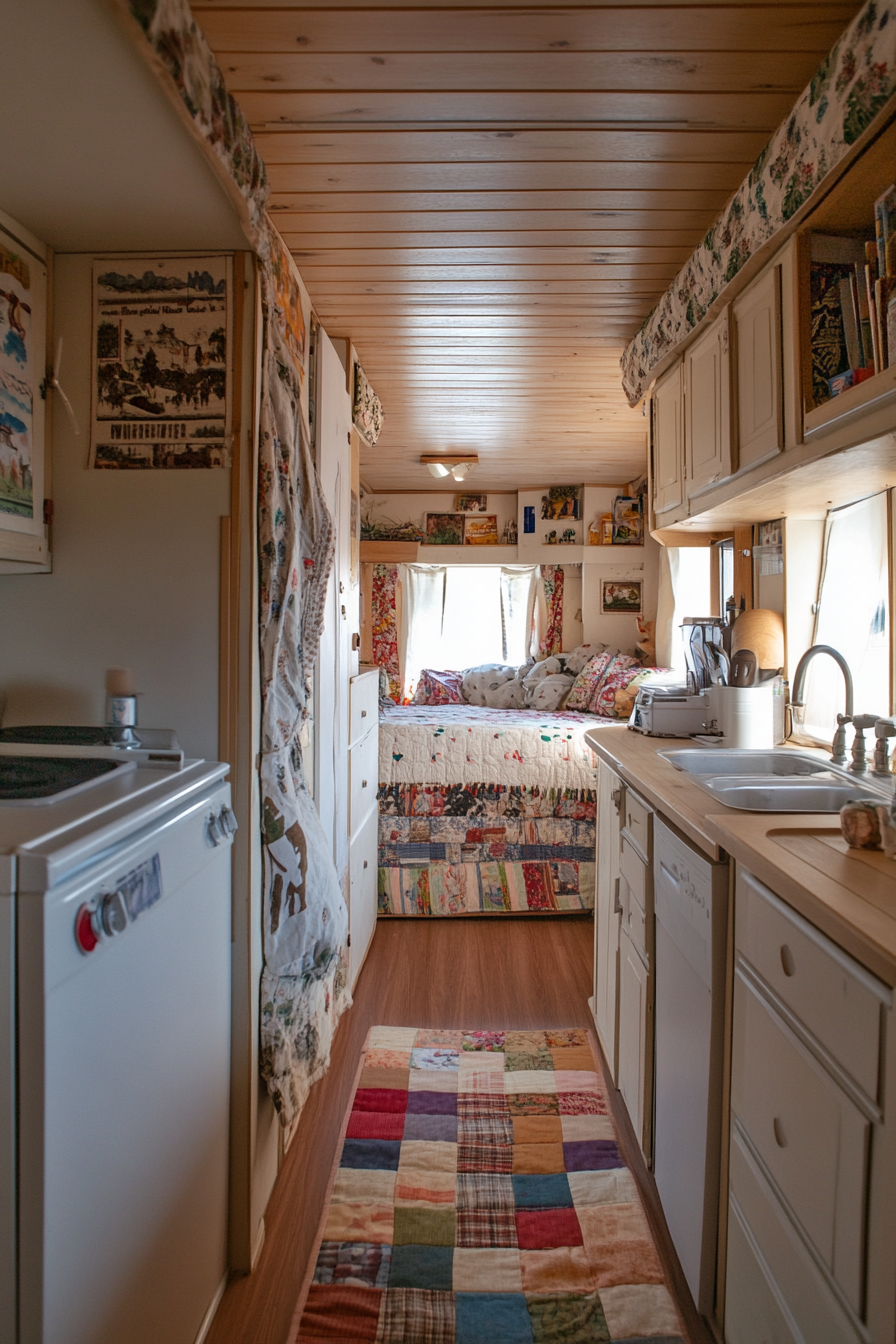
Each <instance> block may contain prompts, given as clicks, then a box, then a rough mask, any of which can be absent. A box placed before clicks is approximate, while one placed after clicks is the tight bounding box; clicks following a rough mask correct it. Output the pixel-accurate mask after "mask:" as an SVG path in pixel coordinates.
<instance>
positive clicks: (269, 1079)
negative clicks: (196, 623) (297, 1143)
mask: <svg viewBox="0 0 896 1344" xmlns="http://www.w3.org/2000/svg"><path fill="white" fill-rule="evenodd" d="M124 2H125V3H126V4H127V7H128V8H127V12H128V13H129V14H130V15H131V17H132V18H133V19H135V20H136V21H137V24H139V27H140V30H141V31H142V33H143V35H144V36H145V38H146V40H147V43H148V47H147V52H148V53H149V63H150V65H151V66H152V67H153V68H154V69H155V70H156V71H157V73H159V74H160V77H161V78H162V79H163V80H166V79H167V80H169V81H170V82H171V84H172V85H173V87H174V88H175V89H176V91H177V94H178V95H179V97H180V98H181V100H182V102H183V105H184V107H185V108H186V109H187V111H188V112H189V114H190V117H191V118H192V120H193V123H194V125H195V127H196V129H197V131H198V132H199V134H200V136H201V143H203V144H204V145H205V146H206V149H207V152H208V153H209V154H210V155H211V156H213V157H214V162H215V163H216V164H219V165H224V167H225V168H226V170H227V172H228V173H229V174H230V176H231V178H232V180H233V182H234V183H235V185H236V187H237V189H238V192H239V195H240V198H241V199H242V200H244V201H245V203H246V213H245V215H244V219H243V225H244V228H245V229H246V232H247V235H248V237H249V240H250V242H251V244H252V246H253V248H254V249H255V252H256V254H257V255H258V259H259V267H258V276H259V286H260V291H261V308H262V321H263V329H262V356H261V371H262V388H261V406H260V416H259V466H258V492H257V493H258V533H259V582H260V602H259V627H260V628H259V646H260V662H261V694H262V713H261V764H260V768H259V775H260V786H261V798H262V816H261V818H260V819H259V821H260V825H261V831H262V851H263V863H264V876H263V884H264V885H263V900H262V924H263V929H262V934H263V950H264V967H263V971H262V977H261V986H260V993H261V1029H260V1038H261V1039H260V1058H261V1072H262V1076H263V1077H264V1079H265V1082H266V1084H267V1087H268V1091H269V1093H270V1095H271V1097H272V1099H273V1102H274V1105H275V1106H276V1108H277V1112H278V1115H279V1119H280V1122H281V1124H282V1125H283V1126H284V1127H289V1126H291V1125H292V1123H293V1122H294V1120H295V1119H296V1117H297V1116H298V1115H299V1114H300V1112H301V1109H302V1106H303V1105H304V1102H305V1098H306V1097H307V1095H308V1092H309V1090H310V1088H311V1085H312V1083H313V1082H314V1081H315V1080H316V1079H317V1078H319V1077H320V1076H321V1075H322V1074H323V1073H324V1072H325V1071H326V1068H327V1066H328V1064H329V1059H330V1044H331V1042H332V1039H333V1034H334V1032H335V1029H336V1024H337V1022H338V1021H339V1017H340V1015H341V1013H342V1011H343V1010H344V1009H345V1008H346V1007H348V1006H349V1004H350V1003H351V996H350V994H349V990H348V983H347V971H348V954H347V948H346V942H347V935H348V912H347V909H346V904H345V898H344V895H343V892H342V890H341V889H340V885H339V881H338V879H337V875H336V870H335V867H334V865H333V859H332V853H331V850H330V847H329V845H328V843H327V840H326V837H325V835H324V832H323V829H322V827H321V824H320V820H319V818H318V815H317V811H316V809H315V807H314V803H313V802H312V800H311V798H310V796H309V794H308V790H307V788H306V786H305V781H304V778H303V772H302V756H301V751H300V748H299V733H300V731H301V727H302V723H303V721H304V720H305V719H306V718H307V716H308V713H309V697H310V672H311V668H312V667H313V664H314V660H315V658H316V656H317V651H318V647H319V644H320V636H321V631H322V629H323V620H324V602H325V599H326V589H327V581H328V578H329V574H330V570H331V568H332V564H333V556H334V551H335V528H334V525H333V519H332V517H331V516H330V513H329V511H328V509H327V506H326V501H325V499H324V496H323V492H322V490H321V485H320V480H319V478H318V475H317V472H316V470H315V468H314V463H313V459H312V456H311V444H310V440H309V434H308V424H307V418H306V412H305V397H306V395H307V356H308V343H307V339H306V322H305V315H304V307H303V305H304V296H303V287H302V282H301V277H300V276H299V273H298V271H297V270H296V266H295V262H294V261H293V259H292V257H291V256H290V254H289V251H288V249H287V247H286V245H285V243H284V242H283V240H282V238H281V237H280V235H279V233H278V232H277V230H276V229H275V228H274V225H273V224H272V223H271V221H270V219H269V218H268V216H267V214H266V212H265V208H264V207H265V201H266V199H267V183H266V178H265V170H264V164H263V163H262V161H261V158H260V156H259V155H258V152H257V150H256V148H255V145H254V142H253V140H252V133H251V131H250V130H249V127H248V124H247V123H246V120H245V118H244V117H243V115H242V112H241V111H240V109H239V107H238V106H237V104H236V103H235V102H234V100H233V99H232V98H231V97H230V95H229V94H228V93H227V91H226V89H225V87H224V79H223V76H222V75H221V71H220V70H219V68H218V66H217V63H216V61H215V58H214V56H213V54H212V52H211V49H210V47H209V46H208V43H207V42H206V40H205V38H204V36H203V34H202V33H201V31H200V30H199V28H198V27H197V26H196V23H195V22H194V20H193V16H192V13H191V11H190V8H189V5H188V4H187V2H186V0H124Z"/></svg>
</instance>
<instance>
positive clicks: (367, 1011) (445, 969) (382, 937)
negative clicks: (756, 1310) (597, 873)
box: [207, 915, 709, 1344]
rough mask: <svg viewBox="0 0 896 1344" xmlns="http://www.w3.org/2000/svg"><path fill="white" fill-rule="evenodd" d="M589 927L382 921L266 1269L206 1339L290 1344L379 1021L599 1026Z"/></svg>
mask: <svg viewBox="0 0 896 1344" xmlns="http://www.w3.org/2000/svg"><path fill="white" fill-rule="evenodd" d="M593 927H594V926H593V923H592V920H591V916H590V915H569V916H565V917H564V918H562V919H550V918H543V917H531V918H526V917H519V918H514V919H507V918H498V919H489V918H479V919H457V920H432V921H430V920H381V921H380V923H379V924H378V926H377V931H376V934H375V936H374V939H373V943H372V946H371V949H370V952H369V954H368V957H367V961H366V964H365V966H364V968H363V970H362V972H361V975H360V977H359V979H358V984H357V986H356V989H355V1002H354V1006H353V1007H352V1008H351V1009H350V1011H349V1012H348V1013H347V1014H346V1015H345V1017H344V1018H343V1020H342V1022H341V1023H340V1026H339V1031H338V1033H337V1036H336V1042H335V1044H334V1047H333V1054H332V1060H331V1064H330V1069H329V1071H328V1073H327V1074H326V1076H325V1077H324V1078H322V1079H321V1081H320V1082H319V1083H317V1084H316V1086H315V1087H314V1089H313V1090H312V1092H311V1096H310V1097H309V1100H308V1104H307V1105H306V1107H305V1111H304V1114H303V1117H302V1122H301V1126H300V1128H299V1131H298V1133H297V1135H296V1137H295V1140H294V1141H293V1143H292V1145H291V1147H290V1151H289V1153H288V1154H287V1157H286V1161H285V1163H284V1166H283V1170H282V1171H281V1173H280V1177H279V1180H278V1182H277V1186H276V1188H275V1190H274V1193H273V1195H272V1197H271V1201H270V1203H269V1205H268V1209H267V1212H266V1214H265V1225H266V1237H265V1245H264V1248H263V1250H262V1253H261V1257H260V1260H259V1263H258V1266H257V1268H256V1270H255V1272H254V1273H253V1274H252V1275H251V1276H249V1277H247V1278H238V1279H235V1280H234V1281H233V1282H232V1283H231V1284H230V1285H229V1287H228V1288H227V1291H226V1293H225V1294H224V1298H223V1300H222V1302H221V1306H220V1308H219V1309H218V1314H217V1316H216V1317H215V1320H214V1322H213V1324H212V1328H211V1330H210V1332H209V1335H208V1337H207V1339H208V1344H288V1337H289V1326H290V1320H291V1318H292V1314H293V1309H294V1307H295V1305H296V1300H297V1298H298V1294H299V1289H300V1287H301V1283H302V1278H303V1275H304V1273H305V1268H306V1265H307V1263H308V1259H309V1257H310V1255H311V1253H312V1251H313V1249H314V1240H315V1235H316V1232H317V1227H318V1223H319V1220H320V1215H321V1212H322V1209H323V1202H324V1197H325V1194H326V1189H327V1184H328V1180H329V1175H330V1170H331V1168H332V1165H333V1161H334V1159H335V1155H336V1154H335V1150H336V1143H337V1139H338V1134H339V1127H340V1123H341V1121H342V1118H343V1115H344V1113H345V1110H346V1107H347V1106H348V1103H349V1099H350V1096H351V1090H352V1083H353V1081H354V1077H355V1073H356V1070H357V1066H358V1061H359V1058H360V1053H361V1048H362V1046H363V1043H364V1038H365V1036H366V1035H367V1032H368V1030H369V1028H370V1027H371V1026H373V1025H374V1024H376V1023H387V1024H389V1025H394V1026H416V1027H469V1028H495V1029H497V1028H501V1027H507V1028H517V1029H527V1028H528V1029H538V1028H540V1027H561V1026H569V1027H572V1026H583V1027H591V1026H592V1025H593V1024H592V1021H591V1015H590V1013H589V1010H588V996H589V995H590V993H591V978H592V948H593ZM614 1100H615V1098H614ZM618 1120H619V1117H618V1116H617V1122H618ZM623 1120H624V1121H627V1117H623ZM620 1137H621V1140H622V1147H623V1151H624V1153H625V1156H626V1159H627V1160H628V1161H629V1163H630V1165H631V1166H632V1168H633V1170H634V1173H635V1176H636V1179H638V1182H639V1185H641V1187H642V1194H643V1195H644V1197H645V1203H646V1206H647V1211H648V1216H649V1218H650V1221H651V1224H652V1226H653V1230H654V1234H655V1235H656V1237H657V1241H658V1244H659V1246H660V1252H661V1255H662V1256H663V1259H664V1261H665V1262H666V1268H667V1271H668V1273H669V1277H670V1281H671V1283H672V1285H673V1290H677V1291H676V1295H677V1296H678V1297H679V1299H680V1305H681V1306H682V1309H683V1310H684V1311H685V1312H686V1320H687V1323H688V1328H689V1331H690V1333H691V1341H692V1344H705V1342H706V1341H708V1338H709V1337H708V1336H707V1335H706V1333H705V1331H704V1329H703V1327H702V1326H701V1325H700V1323H699V1321H697V1320H696V1313H695V1312H694V1309H693V1306H692V1305H691V1304H690V1302H689V1300H688V1301H684V1300H682V1299H683V1296H684V1295H683V1294H682V1292H681V1285H682V1284H683V1279H682V1276H681V1270H680V1268H679V1266H678V1262H677V1260H676V1259H675V1256H674V1252H673V1251H672V1249H671V1243H670V1242H669V1238H668V1233H667V1232H666V1230H665V1224H664V1223H663V1222H662V1215H661V1213H659V1203H658V1200H657V1197H656V1192H655V1188H654V1187H653V1186H652V1181H651V1180H650V1177H649V1176H648V1173H647V1172H646V1170H645V1168H644V1164H643V1162H642V1161H641V1160H640V1153H639V1152H638V1151H637V1145H636V1144H635V1142H634V1138H633V1135H632V1133H631V1127H630V1126H628V1125H627V1123H623V1124H622V1125H620Z"/></svg>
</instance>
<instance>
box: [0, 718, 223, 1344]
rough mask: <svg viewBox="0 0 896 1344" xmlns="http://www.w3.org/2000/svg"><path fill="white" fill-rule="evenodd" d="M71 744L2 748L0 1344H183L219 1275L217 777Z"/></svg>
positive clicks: (176, 754)
mask: <svg viewBox="0 0 896 1344" xmlns="http://www.w3.org/2000/svg"><path fill="white" fill-rule="evenodd" d="M3 736H6V734H4V735H3ZM144 736H145V734H144V733H143V731H142V730H141V737H144ZM172 743H173V745H172ZM41 745H44V746H45V747H47V748H49V751H50V752H51V753H52V754H51V755H49V756H48V755H42V754H40V753H39V752H38V751H34V750H30V751H21V750H19V751H17V750H13V748H14V747H23V746H30V747H38V748H39V747H40V746H41ZM72 745H73V744H71V743H69V744H65V743H63V744H58V743H56V744H52V743H51V744H40V743H36V744H35V743H31V744H28V743H25V744H22V743H10V742H2V743H0V1339H2V1340H4V1341H6V1340H9V1341H15V1342H16V1344H61V1342H62V1341H64V1344H113V1341H114V1344H120V1341H122V1340H124V1339H126V1340H127V1341H128V1344H159V1342H160V1341H162V1340H164V1341H165V1344H195V1341H196V1340H197V1339H201V1338H202V1336H203V1335H204V1333H205V1331H206V1329H207V1327H208V1324H209V1322H210V1320H211V1315H212V1314H213V1311H214V1308H215V1306H216V1305H217V1301H218V1299H219V1297H220V1293H221V1291H222V1289H223V1285H224V1281H225V1276H226V1272H227V1186H228V1153H229V1104H230V1098H229V1084H230V847H231V840H232V834H233V831H234V830H235V828H236V823H235V821H234V820H233V813H232V812H231V810H230V791H229V785H227V784H226V783H225V782H224V777H225V775H226V774H227V772H228V769H229V767H228V766H227V765H224V764H219V763H208V762H202V761H184V760H183V754H182V753H181V752H180V750H179V748H178V747H177V746H176V741H175V740H174V739H173V734H169V735H168V743H167V746H165V745H164V744H158V746H159V750H160V751H164V750H168V751H169V759H168V760H156V761H150V760H149V759H147V757H148V754H149V752H150V750H151V748H150V746H148V745H145V744H144V745H143V746H142V747H141V753H145V754H141V755H139V756H135V755H134V754H133V753H132V751H130V750H128V751H127V752H123V751H122V750H121V749H120V748H116V747H114V745H113V746H111V747H109V745H108V744H106V750H105V753H104V752H103V751H102V749H101V748H102V745H103V744H96V743H93V744H81V745H82V746H83V748H84V750H83V751H82V752H80V753H79V752H78V751H77V750H76V749H75V750H73V749H72ZM77 745H78V744H75V747H77ZM60 746H63V747H66V749H65V750H64V751H61V752H60V751H58V750H56V749H57V748H59V747H60ZM85 752H86V754H85ZM172 758H174V759H172ZM51 790H52V791H51ZM16 792H18V794H19V796H17V797H15V796H14V797H10V796H8V795H9V794H10V793H13V794H14V793H16ZM4 794H6V795H7V796H4Z"/></svg>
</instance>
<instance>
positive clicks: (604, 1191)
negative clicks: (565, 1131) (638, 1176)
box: [566, 1167, 638, 1209]
mask: <svg viewBox="0 0 896 1344" xmlns="http://www.w3.org/2000/svg"><path fill="white" fill-rule="evenodd" d="M566 1179H567V1180H568V1181H569V1188H570V1190H571V1191H572V1202H573V1204H574V1205H575V1206H576V1208H577V1209H580V1208H582V1207H584V1206H585V1205H587V1204H635V1203H637V1201H638V1187H637V1186H636V1185H635V1178H634V1176H633V1175H632V1174H631V1172H630V1171H629V1169H628V1167H615V1168H612V1169H611V1170H609V1171H571V1172H569V1173H568V1175H567V1178H566Z"/></svg>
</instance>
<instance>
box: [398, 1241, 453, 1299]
mask: <svg viewBox="0 0 896 1344" xmlns="http://www.w3.org/2000/svg"><path fill="white" fill-rule="evenodd" d="M453 1263H454V1248H453V1247H452V1246H438V1245H436V1246H433V1245H415V1244H409V1245H404V1246H395V1247H393V1249H392V1263H391V1268H390V1272H389V1287H390V1288H427V1289H429V1290H430V1291H431V1292H446V1293H448V1292H451V1289H452V1286H453V1274H452V1266H453Z"/></svg>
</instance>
